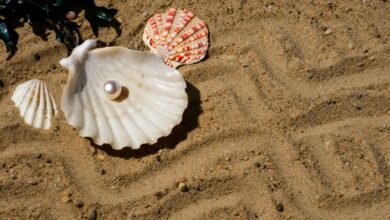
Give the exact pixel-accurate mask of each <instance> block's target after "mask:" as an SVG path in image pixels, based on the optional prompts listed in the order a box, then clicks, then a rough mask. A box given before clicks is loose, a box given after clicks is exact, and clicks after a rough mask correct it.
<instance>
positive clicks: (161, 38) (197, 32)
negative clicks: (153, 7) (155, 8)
mask: <svg viewBox="0 0 390 220" xmlns="http://www.w3.org/2000/svg"><path fill="white" fill-rule="evenodd" d="M208 34H209V31H208V29H207V25H206V23H205V22H204V21H202V20H200V19H199V18H198V17H195V16H194V14H193V13H192V12H190V11H188V10H186V9H184V10H180V9H175V8H171V9H169V11H168V12H167V13H164V14H160V13H158V14H155V15H154V16H153V17H151V18H149V20H148V22H147V24H146V27H145V30H144V34H143V40H144V42H145V44H146V45H147V46H148V47H149V48H150V49H151V51H152V52H153V53H155V54H157V55H159V56H161V57H163V59H164V61H165V63H166V64H168V65H169V66H172V67H175V68H176V67H177V66H180V65H183V64H192V63H196V62H199V61H200V60H202V59H203V58H204V57H205V56H206V53H207V49H208V46H209V43H208Z"/></svg>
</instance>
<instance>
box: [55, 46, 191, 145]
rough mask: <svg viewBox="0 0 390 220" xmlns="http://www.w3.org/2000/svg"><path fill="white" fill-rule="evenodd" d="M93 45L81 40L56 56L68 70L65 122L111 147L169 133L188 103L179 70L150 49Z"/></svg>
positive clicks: (137, 142) (97, 142) (147, 140)
mask: <svg viewBox="0 0 390 220" xmlns="http://www.w3.org/2000/svg"><path fill="white" fill-rule="evenodd" d="M94 47H96V41H94V40H87V41H85V42H84V43H83V44H82V45H80V46H78V47H77V48H75V49H74V51H73V53H72V54H71V56H70V57H68V58H65V59H62V60H61V61H60V64H61V65H62V66H63V67H65V68H67V69H68V70H69V77H68V83H67V85H66V87H65V90H64V94H63V97H62V110H63V112H64V113H65V117H66V120H67V121H68V123H69V124H70V125H72V126H74V127H75V128H77V129H78V130H79V132H80V135H81V136H83V137H91V138H92V139H93V141H94V142H95V143H96V144H98V145H102V144H111V145H112V147H113V148H114V149H122V148H124V147H131V148H133V149H138V148H140V146H141V145H142V144H145V143H148V144H153V143H156V142H157V139H158V138H160V137H162V136H167V135H169V134H170V133H171V131H172V128H173V127H174V126H175V125H177V124H179V123H180V121H181V120H182V115H183V112H184V110H185V108H186V107H187V103H188V99H187V94H186V92H185V88H186V83H185V81H184V79H183V77H182V76H181V74H180V73H179V72H178V71H177V70H176V69H174V68H170V67H168V66H167V65H165V64H164V62H163V60H162V59H161V58H160V57H158V56H156V55H154V54H151V53H146V52H139V51H134V50H129V49H127V48H123V47H107V48H99V49H93V48H94ZM92 49H93V50H92ZM107 85H109V86H107ZM118 89H120V90H121V92H120V94H119V96H118V95H114V96H112V95H113V94H115V92H116V91H117V90H118Z"/></svg>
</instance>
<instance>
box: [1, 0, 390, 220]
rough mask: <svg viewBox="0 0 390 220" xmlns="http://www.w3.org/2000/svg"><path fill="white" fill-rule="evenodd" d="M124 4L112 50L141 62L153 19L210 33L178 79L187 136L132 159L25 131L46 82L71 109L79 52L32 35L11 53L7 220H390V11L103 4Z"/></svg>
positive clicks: (333, 6) (60, 121) (5, 104)
mask: <svg viewBox="0 0 390 220" xmlns="http://www.w3.org/2000/svg"><path fill="white" fill-rule="evenodd" d="M222 2H224V3H222ZM332 2H333V3H332ZM109 3H112V7H115V8H118V9H119V14H118V18H119V19H120V20H121V21H122V30H123V33H122V36H121V37H119V38H117V39H116V34H115V31H114V30H113V29H107V28H103V29H100V35H99V39H100V40H102V41H104V42H112V44H115V45H120V46H124V47H128V48H131V49H138V50H145V49H146V48H145V46H144V45H143V42H142V32H143V28H144V26H145V22H146V20H147V18H148V17H149V16H150V15H152V14H153V13H154V12H157V11H160V12H164V11H166V10H167V9H168V8H169V7H170V6H176V7H180V8H188V9H190V10H192V11H193V12H194V13H196V14H197V15H198V16H199V17H200V18H202V19H203V20H204V21H206V23H207V24H208V25H209V28H210V32H211V36H210V37H211V48H210V50H209V56H208V58H207V59H205V60H204V61H203V62H201V63H198V64H195V65H191V66H185V67H181V68H180V69H179V70H180V71H181V72H182V74H183V75H184V77H185V79H186V80H187V82H188V94H189V97H190V104H189V107H188V109H187V111H186V113H185V115H184V120H183V122H182V124H180V125H179V126H178V127H176V128H175V130H174V132H173V134H172V135H171V136H169V137H167V138H164V139H163V140H161V141H160V142H159V143H158V144H157V145H154V146H145V147H144V148H143V149H142V150H140V151H131V150H128V149H126V150H123V151H119V152H118V151H113V150H111V149H110V147H109V146H103V147H99V146H94V145H93V144H92V143H91V141H90V140H88V139H83V138H81V137H79V136H78V134H77V131H75V130H74V129H73V128H71V127H70V126H69V125H68V124H67V123H66V121H65V119H64V116H63V114H62V113H60V114H59V115H58V117H56V119H55V120H54V125H53V128H52V129H51V130H49V131H40V130H35V129H32V128H31V127H29V126H27V125H25V124H24V123H23V121H22V119H21V117H20V116H19V115H18V110H17V109H16V108H15V107H14V106H13V104H12V102H11V101H10V97H11V95H12V92H13V90H14V89H15V87H16V85H18V84H19V83H22V82H24V81H26V80H28V79H32V78H39V79H44V80H46V81H47V82H48V86H49V88H50V89H51V91H52V92H53V94H54V96H55V98H56V99H57V100H60V98H61V93H62V88H63V87H64V85H65V82H66V79H67V73H66V71H65V70H64V69H63V68H61V67H60V66H59V64H58V61H59V60H60V59H61V58H62V57H64V56H65V55H66V49H65V47H64V46H63V45H62V44H60V43H58V42H55V41H54V40H53V38H54V33H53V32H50V35H49V38H50V40H49V41H48V42H45V41H43V40H41V39H40V38H39V37H38V36H36V35H34V34H32V32H31V28H30V27H28V25H27V24H26V25H25V26H24V27H21V28H18V29H17V32H18V33H19V34H20V40H19V44H18V48H19V50H18V52H17V53H16V55H15V57H14V58H13V59H12V60H10V61H8V62H7V61H5V57H6V53H5V47H4V46H3V44H0V45H1V46H0V53H1V54H0V66H1V69H0V79H1V80H3V81H4V83H5V87H4V88H2V89H0V219H86V218H88V217H89V218H90V219H94V217H97V219H160V218H161V219H168V218H169V219H387V218H389V216H390V189H389V186H390V146H389V145H390V135H389V134H390V45H389V41H390V13H389V12H390V2H389V1H386V0H363V1H361V0H355V1H351V0H350V1H341V0H340V1H309V0H307V1H289V0H284V1H278V0H274V1H269V0H266V1H259V0H247V1H245V0H241V1H238V0H234V1H233V0H228V1H210V0H197V1H194V0H191V1H173V0H171V1H163V0H157V1H154V0H134V1H109V0H99V1H97V4H98V5H108V4H109ZM79 22H81V23H82V32H83V36H84V38H91V37H93V35H92V33H91V29H90V28H89V24H88V22H87V21H85V20H83V19H80V21H79ZM36 52H37V53H39V55H40V56H41V59H40V60H39V61H36V60H35V59H34V56H33V54H34V53H36ZM179 183H182V184H180V185H181V187H183V188H178V185H179ZM183 184H185V186H183ZM181 190H183V191H185V192H182V191H181Z"/></svg>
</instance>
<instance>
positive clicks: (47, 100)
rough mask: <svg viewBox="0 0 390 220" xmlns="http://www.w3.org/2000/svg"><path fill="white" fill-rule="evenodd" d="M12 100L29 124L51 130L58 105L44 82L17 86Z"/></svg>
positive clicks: (33, 81)
mask: <svg viewBox="0 0 390 220" xmlns="http://www.w3.org/2000/svg"><path fill="white" fill-rule="evenodd" d="M11 99H12V101H13V102H14V103H15V105H16V107H18V108H19V110H20V115H21V116H22V117H23V118H24V121H25V122H26V123H27V124H29V125H31V126H33V127H34V128H43V129H49V128H50V126H51V119H52V118H53V116H55V115H56V114H57V105H56V103H55V101H54V99H53V97H52V96H51V94H50V93H49V91H48V89H47V87H46V85H45V83H44V82H43V81H41V80H37V79H33V80H30V81H27V82H25V83H23V84H21V85H19V86H17V87H16V90H15V92H14V94H13V95H12V97H11Z"/></svg>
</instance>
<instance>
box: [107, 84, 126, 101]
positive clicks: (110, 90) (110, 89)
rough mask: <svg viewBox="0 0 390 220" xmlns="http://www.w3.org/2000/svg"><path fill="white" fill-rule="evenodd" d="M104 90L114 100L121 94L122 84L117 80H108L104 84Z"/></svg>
mask: <svg viewBox="0 0 390 220" xmlns="http://www.w3.org/2000/svg"><path fill="white" fill-rule="evenodd" d="M103 89H104V92H106V95H107V97H108V98H109V99H111V100H113V99H116V98H118V97H119V96H120V94H121V92H122V86H121V84H120V83H119V82H118V81H116V80H110V81H107V82H106V83H105V84H104V86H103Z"/></svg>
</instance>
